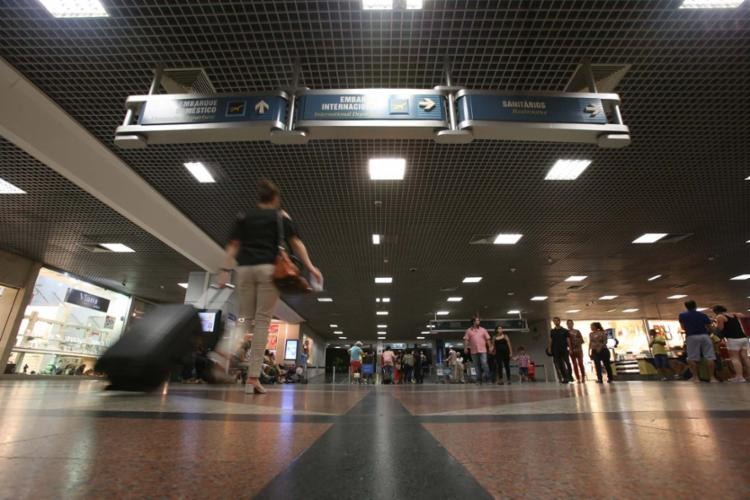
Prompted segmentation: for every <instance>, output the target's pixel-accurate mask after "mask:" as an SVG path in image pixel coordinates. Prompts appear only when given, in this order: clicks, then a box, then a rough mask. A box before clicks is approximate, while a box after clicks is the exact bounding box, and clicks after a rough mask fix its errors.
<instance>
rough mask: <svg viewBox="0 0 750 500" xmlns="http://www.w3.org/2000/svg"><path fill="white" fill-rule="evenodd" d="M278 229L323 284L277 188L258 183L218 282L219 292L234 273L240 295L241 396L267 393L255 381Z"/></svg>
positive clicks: (274, 295)
mask: <svg viewBox="0 0 750 500" xmlns="http://www.w3.org/2000/svg"><path fill="white" fill-rule="evenodd" d="M279 218H281V224H279ZM280 226H281V228H282V230H283V239H284V240H286V243H287V245H288V246H289V248H290V249H291V251H292V252H294V254H295V255H296V256H297V257H299V259H300V260H301V261H302V263H303V264H304V265H305V266H306V267H307V269H308V270H309V271H310V274H312V275H313V276H314V277H315V278H317V279H318V280H322V279H323V276H322V274H321V273H320V271H319V270H318V268H316V267H315V266H314V265H313V263H312V262H311V261H310V257H309V256H308V254H307V249H306V248H305V245H304V243H302V240H301V239H300V238H299V235H298V233H297V229H296V228H295V227H294V224H292V220H291V219H290V218H289V214H287V213H286V212H284V211H283V210H281V193H280V192H279V188H278V187H276V185H275V184H274V183H273V182H271V181H269V180H261V181H259V182H258V205H257V207H255V208H251V209H250V210H248V211H247V212H246V213H245V214H244V215H242V216H240V217H239V218H238V219H237V221H236V223H235V225H234V229H233V230H232V234H231V236H230V237H229V243H227V246H226V257H225V260H224V267H223V268H222V270H221V271H222V272H221V275H220V276H219V286H224V285H226V284H227V283H228V282H229V278H230V273H231V272H232V271H233V270H234V271H235V272H236V275H237V283H236V285H237V293H238V294H239V315H238V323H239V326H240V327H242V329H243V330H244V332H243V333H244V341H245V342H247V340H249V339H250V336H251V335H252V340H251V343H250V356H249V358H250V359H249V366H248V371H247V385H246V386H245V392H246V393H252V392H255V393H257V394H265V392H266V390H265V389H264V388H263V386H262V385H261V384H260V381H259V380H258V377H260V372H261V368H262V366H263V352H264V351H265V348H266V342H267V340H268V327H269V325H270V324H271V317H272V315H273V310H274V307H275V306H276V302H277V301H278V300H279V291H278V290H277V289H276V287H275V286H274V283H273V270H274V262H275V261H276V256H277V255H278V253H279V247H278V245H279V240H280V239H281V238H280V236H281V235H279V234H278V233H279V227H280ZM235 265H236V268H235ZM220 352H221V351H220Z"/></svg>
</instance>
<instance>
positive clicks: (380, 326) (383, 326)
mask: <svg viewBox="0 0 750 500" xmlns="http://www.w3.org/2000/svg"><path fill="white" fill-rule="evenodd" d="M378 328H388V325H378Z"/></svg>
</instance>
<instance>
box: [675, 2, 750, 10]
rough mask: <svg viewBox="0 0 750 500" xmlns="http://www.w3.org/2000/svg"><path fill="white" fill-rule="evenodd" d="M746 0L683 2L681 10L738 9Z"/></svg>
mask: <svg viewBox="0 0 750 500" xmlns="http://www.w3.org/2000/svg"><path fill="white" fill-rule="evenodd" d="M744 1H745V0H683V1H682V4H681V5H680V8H681V9H736V8H737V7H739V6H740V5H741V4H742V2H744Z"/></svg>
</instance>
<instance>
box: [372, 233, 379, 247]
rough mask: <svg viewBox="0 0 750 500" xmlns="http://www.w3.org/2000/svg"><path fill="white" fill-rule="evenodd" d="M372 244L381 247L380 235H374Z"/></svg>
mask: <svg viewBox="0 0 750 500" xmlns="http://www.w3.org/2000/svg"><path fill="white" fill-rule="evenodd" d="M372 244H373V245H380V235H379V234H373V235H372Z"/></svg>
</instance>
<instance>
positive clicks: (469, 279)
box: [463, 276, 482, 283]
mask: <svg viewBox="0 0 750 500" xmlns="http://www.w3.org/2000/svg"><path fill="white" fill-rule="evenodd" d="M480 281H482V277H481V276H467V277H465V278H464V281H463V283H479V282H480Z"/></svg>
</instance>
